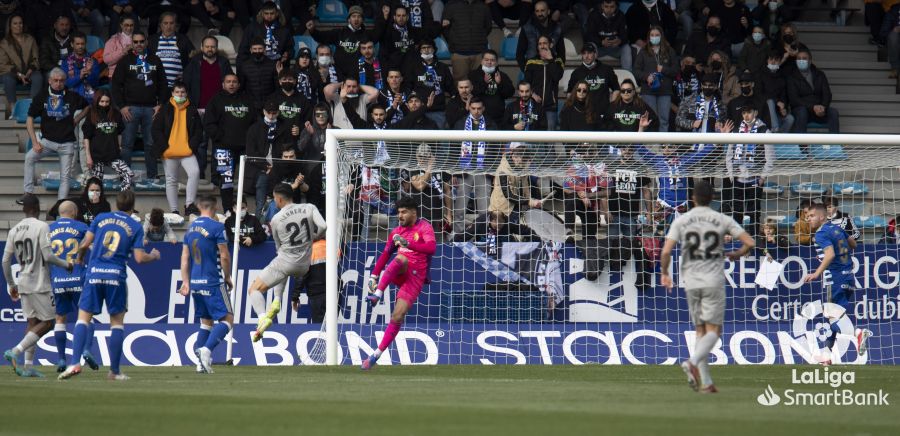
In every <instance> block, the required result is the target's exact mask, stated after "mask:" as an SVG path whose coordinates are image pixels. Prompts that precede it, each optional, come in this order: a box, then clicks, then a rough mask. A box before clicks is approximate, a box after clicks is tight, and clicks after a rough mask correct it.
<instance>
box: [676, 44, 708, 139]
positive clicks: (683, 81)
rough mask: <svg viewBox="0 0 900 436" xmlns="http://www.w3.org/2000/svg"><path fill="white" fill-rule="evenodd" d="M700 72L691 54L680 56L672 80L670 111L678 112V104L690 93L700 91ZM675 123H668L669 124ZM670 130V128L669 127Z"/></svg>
mask: <svg viewBox="0 0 900 436" xmlns="http://www.w3.org/2000/svg"><path fill="white" fill-rule="evenodd" d="M701 75H702V73H701V72H700V70H699V69H698V68H697V61H696V59H694V57H693V56H688V55H685V56H683V57H682V58H681V70H680V71H678V74H676V75H675V80H673V81H672V107H671V111H672V113H674V114H678V106H680V105H681V102H683V101H684V99H686V98H688V97H690V96H691V94H694V93H697V92H700V76H701ZM674 124H675V123H670V126H672V125H674ZM670 130H672V129H671V128H670Z"/></svg>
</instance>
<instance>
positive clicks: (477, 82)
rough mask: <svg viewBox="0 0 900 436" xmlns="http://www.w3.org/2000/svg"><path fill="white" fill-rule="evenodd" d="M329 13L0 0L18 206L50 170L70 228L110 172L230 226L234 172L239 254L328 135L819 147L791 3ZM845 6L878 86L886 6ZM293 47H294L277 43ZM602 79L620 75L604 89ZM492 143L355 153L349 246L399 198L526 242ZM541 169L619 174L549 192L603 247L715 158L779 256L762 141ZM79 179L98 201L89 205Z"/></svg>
mask: <svg viewBox="0 0 900 436" xmlns="http://www.w3.org/2000/svg"><path fill="white" fill-rule="evenodd" d="M345 3H346V4H347V5H346V6H347V11H348V14H347V17H346V23H345V24H341V25H331V26H327V25H323V24H322V23H320V22H318V20H317V19H316V13H317V5H316V4H314V3H312V2H308V1H304V0H281V1H278V2H272V1H266V2H261V1H259V0H186V1H159V0H155V1H153V0H144V1H142V0H102V1H101V0H30V1H21V0H0V21H2V24H0V25H2V26H4V27H3V29H2V34H3V35H4V38H3V39H2V41H0V76H2V78H3V84H4V90H5V95H6V100H7V109H6V113H7V114H8V115H11V114H12V112H13V111H12V106H13V104H14V103H15V101H16V89H17V88H22V87H24V89H27V90H30V94H31V97H32V99H33V100H32V103H31V106H30V108H29V110H28V122H27V129H28V134H29V138H30V139H31V143H32V144H33V145H32V148H31V149H30V150H29V151H28V153H27V155H26V158H25V167H26V171H25V180H24V191H25V192H26V193H30V192H33V191H34V184H33V180H34V168H35V164H36V162H37V161H39V160H40V159H42V158H45V157H47V156H49V155H58V156H59V163H60V174H61V179H62V180H61V183H60V187H59V193H58V196H59V198H60V199H63V198H67V197H68V195H69V192H68V191H69V186H70V180H73V179H77V178H78V173H79V171H78V169H79V166H80V174H81V175H82V176H81V177H82V179H83V180H84V181H85V182H86V183H85V184H84V185H85V195H83V197H84V198H83V199H82V200H81V203H79V205H80V206H79V207H80V208H81V214H80V215H81V216H83V217H85V218H86V219H89V217H90V216H93V215H95V214H96V213H97V212H98V209H97V207H95V206H93V205H94V204H97V203H96V202H95V201H94V200H96V199H98V198H102V197H103V193H102V180H103V177H104V168H105V167H110V168H112V170H113V171H115V172H116V173H117V174H118V176H119V178H120V179H121V188H122V189H130V188H132V187H135V188H141V189H153V188H159V189H165V191H166V194H167V195H166V196H167V201H168V206H169V211H171V212H172V213H175V214H184V215H190V214H192V213H196V212H197V208H196V206H195V205H194V200H195V198H196V195H197V190H198V185H199V184H200V183H201V180H212V181H213V182H214V183H215V184H216V186H217V187H218V189H219V190H220V191H221V197H222V201H223V206H224V209H225V211H226V212H227V214H228V215H229V216H230V217H231V218H230V219H232V220H233V219H234V215H236V214H241V216H247V217H250V216H252V215H250V214H247V213H246V211H247V205H246V204H241V205H235V204H234V191H235V189H236V187H237V184H238V180H237V178H238V177H243V180H244V186H245V187H246V191H247V192H248V193H249V194H251V195H253V196H254V197H255V200H256V201H255V204H256V210H255V212H256V216H257V217H258V218H259V219H258V220H257V219H256V218H253V219H252V220H251V219H249V218H247V219H246V220H245V221H243V225H244V227H245V229H246V232H245V231H244V229H242V232H241V235H240V236H239V237H240V238H241V239H240V241H241V243H243V244H246V245H251V244H254V243H259V242H260V241H261V240H263V239H261V238H263V236H262V232H263V231H262V227H261V223H265V222H266V220H267V218H269V217H271V216H272V214H273V213H274V210H273V209H274V206H272V205H271V204H269V203H268V202H266V199H267V198H268V197H271V193H272V190H273V187H274V186H276V185H277V184H279V183H288V184H290V185H291V186H292V188H293V189H294V190H295V192H296V198H295V200H296V201H306V202H311V203H314V204H316V205H318V206H320V208H321V209H322V210H324V187H323V182H322V180H323V175H322V160H323V159H324V156H323V150H324V137H325V134H324V133H325V131H326V130H327V129H332V128H341V129H423V130H438V129H455V130H469V131H476V130H519V131H524V130H574V131H634V132H636V131H662V132H668V131H674V132H677V131H685V132H739V133H763V132H767V131H772V132H795V133H803V132H806V131H807V129H808V128H809V127H810V123H813V122H815V123H818V124H820V125H821V126H824V127H826V128H827V129H828V131H829V132H831V133H837V132H839V131H840V123H839V114H838V111H837V110H836V109H835V108H834V107H833V106H832V105H831V100H832V98H831V89H830V86H829V83H828V79H827V77H826V75H825V73H824V72H823V71H822V70H821V69H819V68H817V67H816V65H815V62H814V59H815V58H814V55H813V53H812V52H811V50H810V49H809V48H808V47H807V46H806V45H805V44H804V43H803V36H802V35H801V34H800V32H799V31H798V29H797V28H796V27H795V26H794V25H793V24H792V23H791V21H792V20H795V19H796V18H797V17H798V13H799V11H800V9H801V8H802V6H803V5H804V3H805V0H777V1H775V0H761V1H758V2H756V3H755V6H754V7H753V8H752V9H751V8H749V7H748V6H746V5H745V4H744V3H743V2H742V1H737V0H708V1H703V0H693V1H686V0H685V1H674V0H668V1H665V0H637V1H634V2H626V3H625V4H620V3H619V2H618V1H617V0H596V1H592V0H536V1H524V0H448V1H446V2H443V1H442V0H429V1H427V2H426V1H425V0H381V1H360V0H347V1H345ZM866 4H867V6H866V17H867V20H868V23H869V24H870V26H871V30H872V43H875V44H879V43H884V44H887V49H888V52H889V54H890V55H889V57H890V61H891V66H892V68H893V72H892V73H891V74H892V75H894V76H896V71H897V66H898V46H900V36H898V35H900V3H898V2H897V1H889V0H885V1H867V2H866ZM876 9H877V10H876ZM192 18H193V19H196V20H198V21H199V22H200V23H201V24H202V26H204V27H205V28H207V29H208V31H209V33H208V36H206V37H204V38H202V40H201V41H199V46H196V45H195V43H194V42H192V41H191V40H190V39H189V38H188V36H187V31H188V29H189V27H190V25H191V19H192ZM143 19H146V20H148V21H149V25H148V27H147V28H146V29H141V27H142V26H141V20H143ZM516 21H517V22H516ZM511 22H512V23H514V24H510V23H511ZM79 26H82V27H83V26H89V27H90V29H91V33H90V35H92V36H104V37H105V36H107V35H108V37H107V38H106V42H105V44H104V45H103V46H102V47H100V48H99V49H98V50H96V51H94V52H90V51H88V50H87V43H88V41H89V38H88V36H87V35H85V34H84V33H82V32H80V31H78V30H77V29H78V27H79ZM233 26H240V28H241V30H242V35H243V36H242V38H241V39H240V41H239V43H238V44H235V46H236V51H237V56H236V62H235V64H234V65H232V63H231V62H230V61H229V59H228V58H227V57H225V56H224V55H223V54H222V53H220V52H219V39H218V38H217V35H220V34H222V35H228V34H230V33H231V30H232V27H233ZM494 26H497V27H499V28H500V29H502V31H503V33H504V36H505V37H506V39H511V40H514V41H515V44H516V50H515V59H514V60H513V59H510V60H511V61H513V62H515V65H516V66H517V67H518V70H519V71H518V74H508V73H507V72H505V71H503V70H502V69H501V68H500V66H501V63H502V62H503V61H502V60H501V59H500V56H499V55H498V53H497V51H496V50H495V49H492V48H491V47H490V45H489V42H488V37H489V34H490V33H491V30H492V29H493V27H494ZM572 32H580V34H581V39H582V40H583V43H582V45H581V47H580V50H579V53H580V57H581V58H580V61H578V65H577V67H575V68H574V69H571V68H569V69H570V70H571V72H570V73H569V74H570V78H569V79H567V80H568V82H566V83H562V82H563V77H564V75H566V74H567V71H566V70H567V67H566V65H567V60H566V59H565V55H566V50H565V47H564V45H565V42H564V41H565V39H564V35H567V34H570V33H572ZM296 35H309V36H310V37H311V38H312V39H313V40H314V41H315V43H316V44H314V46H311V47H310V46H303V47H295V46H294V44H295V38H294V37H295V36H296ZM439 42H441V43H442V42H446V46H447V47H448V49H449V52H450V55H449V59H447V60H448V62H445V60H442V59H439V56H438V54H437V52H438V50H439V48H440V47H439V45H441V44H439ZM568 61H569V62H570V63H571V62H572V61H573V60H568ZM609 64H613V65H615V64H618V65H619V66H620V68H618V70H619V71H620V72H621V71H623V70H624V71H625V72H626V73H628V74H627V75H628V76H630V77H633V79H632V78H630V77H629V78H625V79H622V78H620V77H619V76H618V75H617V70H616V69H614V68H613V67H612V66H610V65H609ZM507 71H509V69H507ZM560 90H565V93H564V95H560V92H561V91H560ZM37 119H40V120H41V122H40V126H39V127H38V125H37V123H36V122H35V120H37ZM73 126H74V127H73ZM38 132H40V133H41V134H42V135H41V136H40V137H38V135H37V133H38ZM493 146H494V145H491V144H484V143H475V144H473V143H470V142H464V143H462V144H456V145H454V147H455V148H453V149H452V150H449V151H448V150H439V149H438V148H439V147H437V146H428V145H422V146H420V147H418V148H417V149H415V150H414V151H413V152H412V153H408V156H410V157H411V156H415V159H416V160H417V162H418V163H419V166H420V167H421V168H422V170H420V171H418V172H412V173H410V172H406V171H402V172H401V171H393V170H388V169H383V168H380V167H379V166H380V165H384V166H390V165H389V163H397V164H400V165H402V164H404V163H403V162H396V159H397V158H398V157H397V156H398V153H396V150H394V149H392V146H391V145H390V144H378V145H377V149H376V150H372V151H371V152H372V153H373V154H374V162H375V166H373V167H371V168H368V167H362V168H359V169H358V171H356V172H355V175H354V180H353V182H354V183H353V186H352V188H353V190H352V191H353V193H352V195H353V200H354V202H356V204H357V206H358V209H359V210H358V212H357V215H358V216H357V217H358V218H359V222H360V223H361V224H360V229H359V232H361V235H362V236H363V237H365V236H366V235H368V234H369V223H370V218H371V216H372V215H373V214H375V213H379V212H381V213H384V214H386V215H389V216H391V215H392V211H391V207H392V206H391V204H392V202H393V201H394V200H396V198H397V196H398V195H401V194H403V195H416V196H419V197H421V200H422V203H423V204H426V205H427V207H426V208H425V209H427V210H429V211H431V212H429V213H426V217H427V218H429V219H430V220H432V222H433V223H434V224H435V226H436V227H437V228H438V229H439V230H440V231H441V232H442V233H443V234H445V239H451V240H465V239H467V238H468V237H470V236H471V235H473V234H481V235H485V234H492V235H494V237H493V239H492V241H495V242H496V241H501V240H503V239H504V238H506V237H508V236H509V235H517V236H523V235H525V236H527V235H526V234H527V233H528V230H527V229H526V228H524V226H520V225H519V222H520V220H521V218H520V215H521V214H522V213H525V212H526V211H528V210H530V209H542V207H543V203H544V201H546V200H547V199H546V198H544V196H543V195H542V193H541V192H540V187H538V186H534V185H533V183H532V180H531V179H529V178H528V177H523V176H521V174H522V173H523V171H525V170H527V168H528V166H529V165H534V162H533V159H535V158H536V157H537V156H539V155H541V154H542V153H545V152H547V151H548V150H543V149H538V148H537V147H535V146H529V145H528V144H518V143H513V144H508V145H507V146H506V147H505V148H504V149H503V150H490V149H488V148H489V147H493ZM138 147H140V148H141V149H142V151H143V153H144V163H145V171H146V173H145V176H146V177H145V178H141V180H136V177H135V171H134V156H135V152H136V151H137V150H138ZM556 151H559V150H556ZM392 152H393V156H392ZM601 154H602V156H600V155H601ZM241 155H247V156H251V157H256V158H266V157H268V158H276V159H278V158H281V159H286V160H290V159H296V160H299V161H303V162H306V163H305V164H303V165H297V166H278V165H273V164H272V163H271V162H269V163H267V162H266V161H265V160H264V159H257V160H253V161H250V163H249V164H248V167H247V169H246V171H245V172H244V173H243V174H237V162H238V158H239V156H241ZM401 155H402V154H401ZM561 155H563V156H564V158H566V159H571V161H572V166H573V168H576V167H577V165H580V164H579V163H578V162H590V161H591V159H601V160H603V159H607V160H609V159H612V160H618V161H620V163H619V166H620V167H621V168H626V167H629V166H630V167H631V171H621V172H617V173H616V174H615V177H613V179H614V180H611V181H608V182H607V181H604V180H600V179H601V175H600V174H593V173H591V172H590V171H587V172H584V171H580V170H578V171H576V170H573V171H576V172H578V174H580V176H579V177H570V178H568V179H567V180H569V182H567V184H566V185H565V186H561V187H560V189H559V190H558V195H559V198H558V199H562V200H564V202H565V204H570V205H574V206H572V207H571V208H569V209H567V210H566V211H565V216H566V218H567V219H566V223H567V225H569V226H571V225H573V224H574V222H575V216H578V217H579V219H580V221H581V222H582V223H585V225H586V229H585V230H583V231H584V232H587V233H592V232H594V233H595V231H596V224H597V223H599V222H601V221H605V222H606V223H607V224H609V225H611V226H612V227H614V228H615V234H617V235H634V234H635V230H634V229H635V226H637V221H639V217H642V216H644V214H650V215H654V214H660V215H661V216H663V217H664V219H670V217H671V216H675V215H677V214H678V213H681V212H683V211H684V209H685V208H686V205H687V202H688V198H687V194H686V193H687V192H688V191H687V189H688V187H689V183H690V181H689V180H687V179H686V178H682V177H678V176H677V171H680V169H684V168H688V167H690V166H691V165H695V164H696V165H708V164H710V162H721V161H725V163H726V166H727V170H728V172H729V175H731V176H732V177H729V178H726V179H725V183H726V185H727V186H725V188H727V189H726V191H725V192H726V194H725V195H726V198H725V199H724V201H725V203H727V204H729V205H730V206H729V207H730V208H731V209H730V210H732V211H733V212H734V214H735V216H736V217H740V218H741V220H744V219H745V217H750V220H751V222H752V226H753V227H754V228H756V227H758V228H759V230H758V231H759V233H760V234H763V235H765V237H767V238H770V239H772V241H773V243H775V244H778V243H779V239H778V236H777V235H775V233H774V230H773V229H772V228H771V226H769V225H768V224H771V223H765V222H761V220H762V218H761V217H760V216H759V215H760V213H759V211H760V206H759V204H758V203H759V198H760V197H761V195H760V194H759V193H760V190H761V189H762V183H763V182H764V179H765V174H766V172H767V171H768V170H770V169H771V166H772V161H773V160H774V152H773V151H772V147H771V146H753V145H746V144H734V145H728V146H715V145H705V146H704V145H696V146H692V147H691V146H687V147H685V146H669V145H663V146H662V147H660V148H659V149H648V148H644V147H621V148H619V149H616V148H611V149H610V150H605V149H604V150H600V149H598V148H597V147H591V146H586V147H584V148H577V149H572V150H561ZM448 156H452V159H453V163H452V166H454V167H455V168H458V169H459V171H460V172H459V173H457V174H447V173H446V172H438V171H432V169H433V168H434V166H435V160H436V159H437V160H439V161H441V162H443V164H445V165H444V166H445V167H446V163H447V159H448ZM676 157H677V158H678V159H677V162H678V163H677V164H673V162H675V161H676V159H674V158H676ZM392 159H393V160H392ZM75 162H78V163H79V166H76V165H75ZM159 162H162V165H163V167H164V173H165V176H161V175H160V173H159V169H158V163H159ZM640 168H648V169H649V170H650V171H653V172H654V173H661V174H675V177H663V178H660V180H659V181H658V185H659V189H657V190H656V191H657V194H653V193H651V190H650V186H651V185H652V183H651V182H652V181H651V180H649V179H647V178H646V177H638V176H636V174H638V173H637V172H636V171H637V170H638V169H640ZM468 170H484V171H485V172H486V173H487V175H485V174H483V173H482V174H473V173H469V172H466V171H468ZM181 171H183V172H184V173H185V174H186V176H187V182H186V183H185V188H186V189H185V191H186V195H185V198H184V201H183V203H182V202H180V200H179V194H178V193H179V183H178V180H179V179H178V175H179V173H180V172H181ZM673 171H674V172H675V173H673ZM492 174H493V175H492ZM584 174H588V175H587V176H584ZM604 177H605V176H604ZM88 179H90V180H88ZM98 181H99V184H100V192H99V194H97V195H94V196H91V195H92V194H91V192H94V191H91V190H90V189H93V188H91V186H94V187H96V184H97V183H98ZM470 196H471V197H472V199H473V200H474V201H472V203H473V205H472V206H470V205H469V200H470ZM104 204H106V203H105V200H104ZM106 207H107V208H108V204H107V206H106ZM470 209H471V211H472V212H474V213H475V214H477V215H478V218H477V219H476V220H475V222H474V223H472V224H469V223H467V222H466V220H465V215H466V212H467V211H469V210H470ZM160 215H161V211H153V212H152V213H151V221H150V222H148V225H149V226H152V227H151V228H150V230H152V231H148V235H150V234H152V235H154V236H153V237H154V238H159V239H160V240H168V239H170V235H169V231H170V230H167V229H166V228H165V226H163V225H162V224H160V223H161V218H160ZM391 219H393V217H392V218H391ZM801 221H802V220H801ZM851 223H852V220H851ZM612 227H611V228H612ZM479 229H481V230H479ZM754 232H756V230H754Z"/></svg>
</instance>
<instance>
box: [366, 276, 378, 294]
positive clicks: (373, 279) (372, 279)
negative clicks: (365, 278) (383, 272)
mask: <svg viewBox="0 0 900 436" xmlns="http://www.w3.org/2000/svg"><path fill="white" fill-rule="evenodd" d="M368 287H369V292H375V291H376V290H378V276H376V275H375V274H372V275H371V276H369V283H368Z"/></svg>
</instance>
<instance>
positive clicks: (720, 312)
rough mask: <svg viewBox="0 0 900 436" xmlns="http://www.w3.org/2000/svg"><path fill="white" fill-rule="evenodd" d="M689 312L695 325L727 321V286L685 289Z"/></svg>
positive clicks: (719, 323)
mask: <svg viewBox="0 0 900 436" xmlns="http://www.w3.org/2000/svg"><path fill="white" fill-rule="evenodd" d="M684 292H685V294H687V302H688V312H689V313H690V314H691V321H692V322H693V323H694V325H703V324H715V325H722V324H723V323H724V322H725V288H696V289H685V291H684Z"/></svg>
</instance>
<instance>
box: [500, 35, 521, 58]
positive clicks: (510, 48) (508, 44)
mask: <svg viewBox="0 0 900 436" xmlns="http://www.w3.org/2000/svg"><path fill="white" fill-rule="evenodd" d="M518 45H519V38H516V37H515V36H508V37H506V38H503V46H502V47H503V48H502V49H501V51H502V53H501V56H503V59H506V60H508V61H514V60H516V48H517V47H518Z"/></svg>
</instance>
